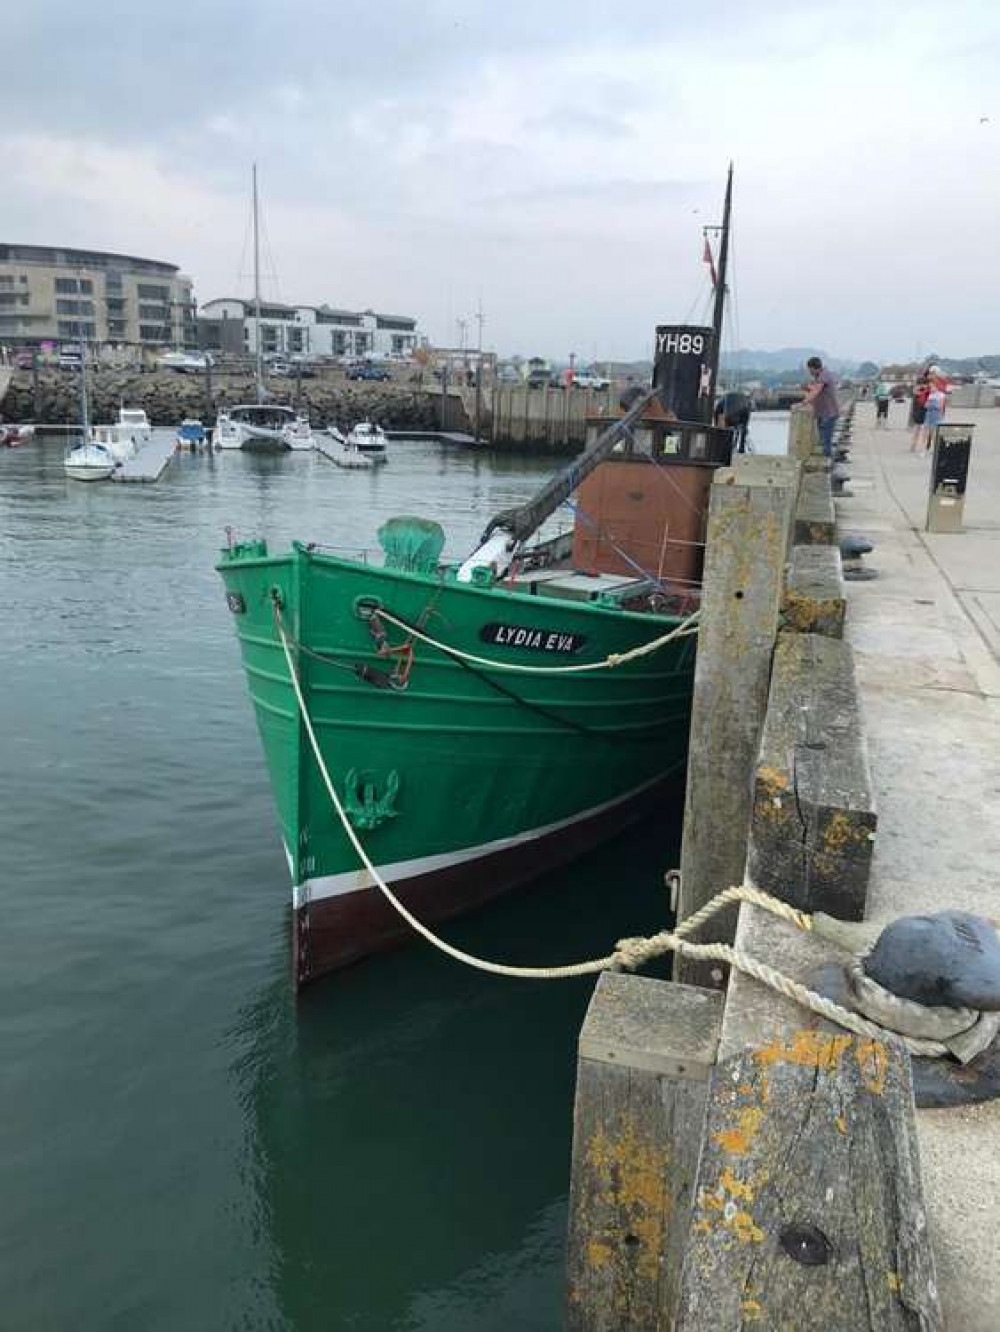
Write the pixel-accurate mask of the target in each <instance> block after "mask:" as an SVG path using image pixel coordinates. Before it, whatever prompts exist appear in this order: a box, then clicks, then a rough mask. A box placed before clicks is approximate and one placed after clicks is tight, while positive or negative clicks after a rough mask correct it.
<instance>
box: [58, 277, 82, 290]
mask: <svg viewBox="0 0 1000 1332" xmlns="http://www.w3.org/2000/svg"><path fill="white" fill-rule="evenodd" d="M79 290H80V283H79V282H78V281H77V279H76V278H56V291H72V292H77V291H79Z"/></svg>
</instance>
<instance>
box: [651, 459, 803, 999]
mask: <svg viewBox="0 0 1000 1332" xmlns="http://www.w3.org/2000/svg"><path fill="white" fill-rule="evenodd" d="M796 493H797V484H796V483H795V482H794V481H793V480H792V479H791V478H790V475H789V474H787V473H786V474H782V473H781V472H780V471H776V470H767V469H765V470H760V469H758V470H757V472H756V473H751V472H750V471H749V470H748V469H747V467H746V465H745V464H744V465H743V470H742V472H741V470H740V469H738V468H720V469H719V471H717V472H716V474H715V478H714V480H713V483H712V491H711V497H710V501H709V518H708V540H707V545H706V551H705V572H704V581H703V587H702V603H701V607H702V608H701V623H700V628H699V635H698V660H697V664H696V667H695V679H694V697H693V702H692V712H691V738H690V750H689V758H688V772H687V793H686V798H685V807H684V834H683V843H682V847H681V886H680V894H679V902H678V912H677V916H678V920H683V919H684V918H685V917H686V916H689V915H691V914H692V913H693V912H695V911H697V910H698V909H699V908H700V907H702V906H703V905H704V904H705V903H706V902H707V901H708V900H709V899H710V898H712V897H714V896H715V895H716V893H718V892H721V891H722V889H723V888H728V887H729V886H730V885H731V884H736V883H742V882H743V869H744V866H745V864H746V854H747V834H748V830H749V826H750V812H751V807H752V789H753V788H752V774H753V770H754V766H755V763H756V759H757V747H758V743H759V740H760V733H761V728H762V726H763V722H764V713H765V709H766V707H767V692H768V683H769V680H770V675H771V655H772V652H773V650H774V641H775V636H776V634H777V631H778V623H779V615H780V611H781V602H782V594H783V584H784V572H785V561H786V558H787V555H788V536H789V530H790V519H789V510H790V508H791V507H792V506H793V505H794V502H795V498H796ZM735 920H736V913H735V911H731V912H729V913H726V914H725V915H721V916H717V917H716V918H715V919H714V920H713V921H712V925H711V929H712V938H713V939H726V938H729V939H731V938H732V932H733V929H734V928H735ZM675 975H676V976H677V978H678V979H679V980H682V981H685V982H687V983H689V984H698V985H708V986H712V985H715V986H718V985H720V984H721V983H722V980H723V974H722V969H721V968H720V967H719V966H718V965H717V964H713V963H707V962H693V961H688V960H686V959H684V958H681V959H679V961H678V965H677V968H676V971H675Z"/></svg>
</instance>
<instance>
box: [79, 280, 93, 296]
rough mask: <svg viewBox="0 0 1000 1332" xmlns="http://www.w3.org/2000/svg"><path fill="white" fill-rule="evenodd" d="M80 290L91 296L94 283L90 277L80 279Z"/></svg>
mask: <svg viewBox="0 0 1000 1332" xmlns="http://www.w3.org/2000/svg"><path fill="white" fill-rule="evenodd" d="M80 290H81V291H82V292H83V294H84V296H93V294H94V284H93V282H92V281H91V280H90V278H81V279H80Z"/></svg>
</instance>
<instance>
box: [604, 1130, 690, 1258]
mask: <svg viewBox="0 0 1000 1332" xmlns="http://www.w3.org/2000/svg"><path fill="white" fill-rule="evenodd" d="M669 1159H670V1158H669V1153H668V1152H667V1151H666V1150H665V1149H663V1148H662V1147H659V1146H654V1145H653V1144H652V1143H650V1142H648V1141H646V1140H645V1139H644V1138H641V1137H640V1135H639V1134H638V1133H637V1132H636V1129H635V1125H634V1124H633V1123H632V1122H631V1121H629V1122H627V1123H626V1124H625V1125H624V1126H623V1131H622V1133H621V1134H620V1135H615V1136H614V1137H610V1136H609V1135H607V1134H605V1133H604V1132H601V1131H599V1132H597V1133H596V1134H595V1135H594V1137H593V1138H591V1140H590V1142H589V1143H588V1145H587V1162H588V1164H589V1165H590V1166H591V1168H592V1169H593V1170H594V1171H595V1172H596V1174H597V1175H598V1177H599V1178H600V1181H601V1185H602V1192H604V1193H605V1194H606V1195H608V1196H609V1197H613V1198H614V1199H615V1202H616V1204H617V1206H618V1208H620V1210H621V1211H622V1212H623V1213H624V1214H625V1217H626V1220H625V1221H624V1222H623V1223H622V1224H623V1225H625V1226H626V1228H627V1230H628V1232H629V1233H630V1234H632V1235H634V1236H635V1237H636V1239H638V1240H639V1249H638V1261H637V1270H638V1272H639V1275H641V1276H642V1277H644V1278H646V1279H649V1280H653V1279H655V1277H656V1274H657V1272H658V1270H659V1254H660V1248H661V1246H662V1240H663V1230H664V1225H665V1223H666V1219H667V1216H668V1213H669V1210H670V1194H669V1191H668V1179H667V1166H668V1164H669ZM619 1238H620V1237H619V1236H618V1235H617V1234H615V1235H609V1236H608V1237H607V1244H606V1243H605V1241H604V1240H602V1239H597V1240H594V1241H591V1245H590V1247H591V1249H593V1247H594V1245H595V1244H596V1245H597V1247H598V1248H599V1249H601V1250H602V1251H603V1249H604V1248H606V1247H610V1248H611V1252H614V1246H615V1245H616V1244H617V1243H618V1241H619Z"/></svg>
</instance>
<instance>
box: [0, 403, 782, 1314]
mask: <svg viewBox="0 0 1000 1332" xmlns="http://www.w3.org/2000/svg"><path fill="white" fill-rule="evenodd" d="M783 430H784V427H783V424H782V425H780V431H779V430H776V431H775V432H774V433H775V438H778V437H779V433H780V436H781V437H783ZM766 433H767V432H766V431H764V430H763V427H762V429H761V433H760V435H759V437H758V442H757V446H758V448H762V449H763V448H764V436H765V435H766ZM390 448H391V460H390V462H389V464H388V466H387V467H386V468H384V469H379V470H377V471H374V472H356V473H352V472H342V471H338V470H337V469H335V468H333V467H331V466H330V465H329V464H328V463H326V462H324V461H323V460H322V459H320V458H318V457H315V456H312V455H293V456H286V457H284V458H279V459H270V458H261V457H255V456H246V455H242V454H230V455H217V456H214V457H192V456H187V455H185V456H181V457H179V458H178V459H177V460H176V461H175V462H174V464H173V465H172V467H171V469H170V470H169V471H168V472H167V474H166V476H165V477H164V479H163V480H162V481H160V482H159V483H158V484H156V485H154V486H136V487H132V486H126V487H120V486H110V485H91V486H82V485H78V484H77V485H74V484H73V483H72V482H67V481H66V480H65V478H64V476H63V473H62V468H61V453H62V450H61V447H60V446H59V445H58V444H54V443H44V442H36V443H34V444H32V445H30V446H28V447H25V448H23V449H20V450H18V451H16V452H9V453H7V454H6V455H5V456H3V457H0V522H2V531H3V534H4V538H3V539H4V554H5V559H4V561H3V565H2V568H0V604H2V606H3V613H4V623H5V632H4V634H3V635H2V637H0V663H2V668H3V677H2V678H3V689H2V691H0V726H2V728H3V732H2V733H3V736H4V740H5V743H4V746H3V760H2V762H0V828H2V833H3V841H2V845H3V848H4V874H3V877H2V893H3V904H2V905H3V922H4V928H3V931H2V935H0V937H2V949H3V965H2V967H0V1042H2V1044H0V1048H2V1051H3V1058H4V1073H5V1077H4V1113H3V1115H2V1116H0V1179H2V1183H3V1198H4V1220H5V1238H4V1244H3V1246H2V1248H0V1291H2V1296H3V1305H2V1307H3V1315H2V1318H0V1323H2V1325H3V1326H4V1327H10V1328H12V1329H20V1328H31V1329H33V1332H45V1330H46V1329H63V1328H66V1327H69V1326H78V1327H95V1328H96V1327H99V1328H102V1329H119V1328H120V1329H130V1330H131V1329H134V1328H137V1327H141V1328H143V1329H147V1330H149V1332H153V1330H158V1329H164V1330H166V1329H176V1328H181V1327H192V1328H194V1327H206V1328H209V1327H210V1328H240V1329H254V1330H256V1329H290V1330H292V1329H294V1330H296V1332H297V1330H298V1329H314V1328H315V1329H320V1328H322V1329H330V1328H334V1329H340V1328H345V1329H352V1330H353V1329H357V1330H359V1332H367V1330H368V1329H371V1330H372V1332H375V1330H376V1329H378V1330H380V1332H381V1330H384V1329H396V1328H399V1329H408V1330H409V1329H414V1330H418V1329H419V1330H423V1329H427V1332H432V1330H433V1332H449V1330H450V1329H465V1330H468V1332H480V1330H482V1332H486V1330H487V1329H490V1330H492V1329H498V1330H499V1329H501V1328H503V1329H507V1328H511V1327H517V1328H523V1329H549V1328H557V1327H558V1326H559V1325H560V1317H561V1304H562V1279H563V1244H564V1234H565V1213H566V1186H567V1180H568V1155H569V1146H570V1132H571V1107H572V1091H573V1073H574V1060H575V1040H576V1034H577V1030H578V1027H579V1022H580V1019H581V1017H582V1014H583V1010H584V1008H585V1005H586V1002H587V998H588V996H589V993H590V989H591V983H589V982H579V983H572V984H566V983H560V984H554V983H552V984H527V983H524V982H515V981H504V980H499V979H495V978H490V977H485V976H483V975H481V974H479V973H473V972H469V971H466V970H463V969H461V968H459V967H458V966H457V965H456V964H454V963H452V962H450V961H448V960H446V959H443V958H440V957H439V956H438V955H436V954H434V953H433V952H431V951H430V950H429V949H428V948H426V947H425V946H424V945H422V944H414V945H413V946H411V947H408V948H406V949H404V950H402V951H399V952H397V953H394V954H391V955H388V956H385V957H382V958H378V959H376V960H374V961H371V962H369V963H366V964H364V965H363V966H359V967H357V968H354V969H352V970H349V971H347V972H344V973H341V974H339V975H337V976H334V977H332V978H330V979H328V980H325V981H323V982H320V983H319V984H318V985H317V986H316V987H314V988H313V989H312V990H311V991H309V992H307V993H306V994H304V995H303V996H302V997H301V998H300V999H299V1000H298V1001H296V1000H295V999H294V997H293V994H292V989H291V982H290V978H289V974H288V953H289V949H288V937H287V935H288V913H287V901H288V884H287V870H286V866H285V861H284V856H283V853H282V851H281V848H280V845H279V842H278V837H277V832H276V826H275V821H274V817H273V815H272V811H271V806H270V797H269V793H268V789H267V784H266V777H265V773H264V768H263V764H262V762H261V758H260V752H259V747H258V742H257V736H256V733H255V728H254V723H253V718H252V715H251V710H250V707H249V704H248V702H247V700H246V697H245V690H244V683H243V678H242V673H241V670H240V667H239V663H238V654H237V650H236V644H235V639H234V635H233V633H232V626H231V624H230V622H229V617H228V613H227V611H226V608H225V602H224V598H223V595H222V590H221V584H220V583H219V581H218V578H217V576H216V575H215V573H214V571H213V568H212V565H213V561H214V558H215V554H216V550H217V548H218V547H219V546H220V545H221V544H222V543H223V541H224V529H225V528H226V527H227V526H230V527H232V528H233V529H234V530H235V533H236V534H237V535H238V536H253V535H266V536H267V537H268V539H269V540H270V541H272V542H273V543H274V544H275V545H277V546H280V545H281V544H282V543H283V542H286V541H287V540H289V539H290V538H292V537H297V538H301V539H307V540H315V541H318V542H321V543H323V544H326V545H330V546H337V547H345V548H357V547H360V546H365V545H368V546H372V545H374V533H375V530H376V528H377V526H378V524H379V523H380V522H381V521H382V520H383V519H384V518H386V517H389V516H391V515H393V514H398V513H410V512H419V513H421V514H424V515H425V516H428V517H433V518H437V519H438V520H439V521H441V522H442V524H443V525H444V527H445V529H446V531H447V533H448V538H449V540H448V547H449V549H450V550H452V551H454V552H455V553H461V552H463V551H464V550H466V549H467V548H468V546H469V545H470V543H471V542H472V541H473V540H474V539H475V538H476V537H477V536H478V534H479V532H480V530H481V528H482V526H483V522H484V519H485V518H486V517H487V516H488V515H489V514H490V513H492V512H494V511H495V510H497V509H499V508H501V507H504V506H506V505H509V504H511V503H513V502H516V501H517V500H518V499H520V498H522V497H526V496H527V495H528V494H530V493H531V491H532V490H533V489H534V487H535V486H536V485H537V484H538V482H539V479H540V478H541V476H542V475H544V473H545V472H546V471H547V466H548V465H547V464H546V463H545V462H543V461H533V460H528V459H513V458H497V459H491V458H489V457H487V456H483V455H477V454H471V453H466V452H460V451H455V450H445V449H442V448H440V447H439V446H437V445H434V444H430V443H423V442H421V443H416V442H397V443H394V444H393V445H391V446H390ZM512 780H516V775H514V774H512ZM677 823H678V824H679V820H678V821H677ZM676 834H677V826H676V825H675V823H674V822H672V821H671V820H669V819H667V820H663V819H661V820H659V821H658V822H657V824H656V825H655V826H651V827H646V828H643V829H639V830H637V831H634V832H633V833H632V834H630V835H629V836H628V837H626V838H623V839H619V840H618V841H617V842H616V843H614V844H612V845H609V846H608V847H606V848H604V849H603V850H602V851H601V852H600V853H598V854H596V855H594V856H592V857H591V858H590V859H589V861H588V862H587V863H586V864H584V865H579V866H576V867H573V868H572V869H569V870H567V871H564V872H562V873H560V874H557V875H552V876H549V877H548V878H547V879H546V880H545V881H544V882H543V883H541V884H539V885H538V886H537V887H536V888H535V889H534V890H532V891H531V892H527V893H524V894H521V895H518V896H516V897H512V898H509V899H507V900H506V901H503V902H501V903H499V904H496V905H494V906H491V907H490V908H489V909H488V910H485V911H483V912H481V913H479V914H477V915H476V916H474V917H471V918H468V919H466V920H464V921H461V922H457V923H454V924H452V925H449V926H448V928H447V933H448V935H449V937H450V938H452V939H454V940H455V941H457V942H459V943H460V944H461V945H462V946H463V947H466V948H468V949H471V950H472V951H479V952H481V953H483V954H486V955H488V956H491V957H500V958H505V959H510V960H518V961H535V962H543V961H544V962H553V961H559V960H566V961H568V960H576V959H578V958H580V957H583V956H590V955H592V954H594V953H596V952H598V951H604V950H605V949H606V947H607V945H608V944H609V942H611V941H612V940H613V939H615V938H617V937H619V936H621V935H628V934H636V933H640V932H643V931H646V930H649V929H655V928H658V927H660V926H661V925H662V923H663V919H664V915H665V912H666V897H665V890H664V888H663V884H662V875H663V872H664V870H666V869H668V868H670V867H672V866H673V865H674V864H675V863H676V859H677V846H676Z"/></svg>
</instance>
